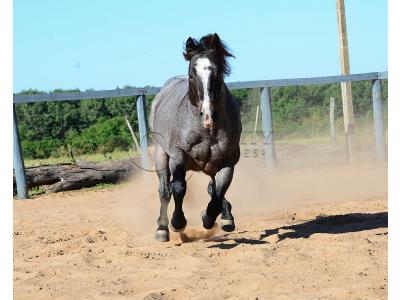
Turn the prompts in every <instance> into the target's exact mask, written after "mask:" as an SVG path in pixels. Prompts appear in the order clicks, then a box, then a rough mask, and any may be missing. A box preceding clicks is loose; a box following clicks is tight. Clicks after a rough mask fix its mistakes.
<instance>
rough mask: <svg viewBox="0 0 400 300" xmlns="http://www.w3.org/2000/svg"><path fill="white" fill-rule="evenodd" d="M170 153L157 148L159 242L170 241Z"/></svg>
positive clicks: (157, 232) (156, 235) (157, 237)
mask: <svg viewBox="0 0 400 300" xmlns="http://www.w3.org/2000/svg"><path fill="white" fill-rule="evenodd" d="M168 160H169V157H168V155H167V154H166V153H165V152H164V151H163V150H162V149H161V148H160V147H159V146H157V147H156V149H155V165H156V170H157V175H158V179H159V182H160V183H159V187H158V193H159V196H160V203H161V207H160V216H159V217H158V219H157V225H158V227H157V230H156V234H155V239H156V240H157V241H159V242H167V241H169V231H168V215H167V212H168V204H169V201H170V199H171V194H172V192H171V187H170V171H169V168H168Z"/></svg>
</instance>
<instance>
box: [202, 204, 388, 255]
mask: <svg viewBox="0 0 400 300" xmlns="http://www.w3.org/2000/svg"><path fill="white" fill-rule="evenodd" d="M387 227H388V213H387V212H379V213H371V214H368V213H350V214H345V215H333V216H318V217H316V218H315V219H313V220H310V221H306V222H303V223H300V224H294V225H290V226H282V227H278V228H274V229H265V230H264V232H263V233H261V235H260V238H259V239H257V240H256V239H246V238H235V239H232V238H229V237H228V236H226V237H222V238H217V239H212V240H213V241H215V242H220V243H218V244H215V245H211V246H209V247H208V248H220V249H232V248H234V247H236V246H238V245H240V244H250V245H258V244H265V243H267V242H266V241H263V239H264V238H267V237H269V236H271V235H274V234H276V235H277V237H278V240H277V242H280V241H283V240H285V239H288V238H289V239H297V238H309V237H310V236H311V235H313V234H314V233H327V234H340V233H351V232H358V231H364V230H372V229H377V228H387ZM283 230H284V231H286V230H287V231H289V232H284V233H279V231H283ZM385 234H387V233H385ZM226 241H234V243H232V244H231V243H229V244H224V242H226Z"/></svg>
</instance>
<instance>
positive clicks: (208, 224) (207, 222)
mask: <svg viewBox="0 0 400 300" xmlns="http://www.w3.org/2000/svg"><path fill="white" fill-rule="evenodd" d="M201 220H202V221H203V227H204V228H205V229H208V230H209V229H211V228H213V227H214V224H215V219H211V218H210V217H209V216H208V215H207V213H206V212H205V211H204V212H203V213H202V214H201Z"/></svg>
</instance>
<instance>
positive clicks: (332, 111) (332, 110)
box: [329, 97, 337, 145]
mask: <svg viewBox="0 0 400 300" xmlns="http://www.w3.org/2000/svg"><path fill="white" fill-rule="evenodd" d="M330 100H331V101H330V105H329V121H330V124H331V143H332V144H333V145H336V143H337V142H336V132H335V98H333V97H331V99H330Z"/></svg>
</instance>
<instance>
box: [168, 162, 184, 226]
mask: <svg viewBox="0 0 400 300" xmlns="http://www.w3.org/2000/svg"><path fill="white" fill-rule="evenodd" d="M170 170H171V174H172V181H171V190H172V195H173V197H174V202H175V210H174V213H173V214H172V218H171V229H172V230H173V231H175V232H179V231H183V230H184V229H185V227H186V224H187V221H186V218H185V214H184V213H183V209H182V204H183V198H184V197H185V194H186V180H185V175H186V171H185V167H184V164H183V163H181V162H176V161H173V160H170Z"/></svg>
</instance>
